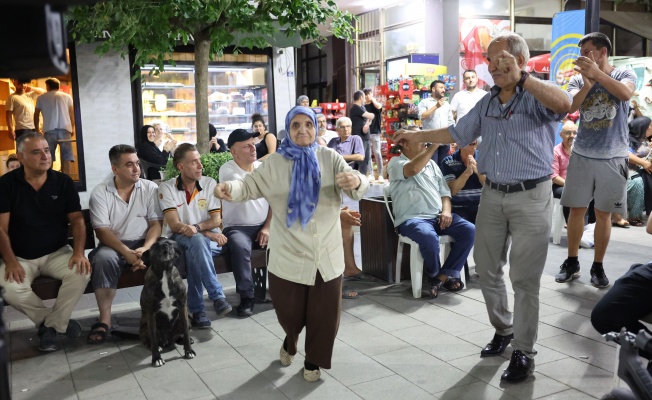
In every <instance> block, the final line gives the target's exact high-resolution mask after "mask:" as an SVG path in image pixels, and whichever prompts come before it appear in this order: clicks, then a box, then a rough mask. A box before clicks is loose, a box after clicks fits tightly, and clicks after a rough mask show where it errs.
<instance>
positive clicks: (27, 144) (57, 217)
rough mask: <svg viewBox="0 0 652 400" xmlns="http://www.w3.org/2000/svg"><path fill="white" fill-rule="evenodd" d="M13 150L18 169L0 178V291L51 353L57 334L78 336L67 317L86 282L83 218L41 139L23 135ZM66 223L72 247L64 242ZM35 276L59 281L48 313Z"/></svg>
mask: <svg viewBox="0 0 652 400" xmlns="http://www.w3.org/2000/svg"><path fill="white" fill-rule="evenodd" d="M16 146H17V154H18V160H19V161H20V162H21V164H22V166H21V167H20V168H18V169H16V170H14V171H11V172H9V173H7V174H5V175H3V176H2V177H0V254H2V262H0V286H1V287H2V288H3V289H4V290H5V292H4V296H5V299H6V300H7V303H9V304H11V305H12V306H14V308H15V309H17V310H18V311H20V312H22V313H24V314H25V315H27V316H28V317H29V318H30V319H31V320H32V321H33V322H34V323H35V324H36V325H38V326H39V328H38V335H39V337H40V344H39V350H41V351H46V352H49V351H55V350H57V342H56V335H57V332H59V333H65V334H66V336H68V337H69V338H75V337H78V336H79V335H80V334H81V326H80V325H79V323H78V322H77V321H74V320H71V319H70V315H71V314H72V310H73V308H74V307H75V305H76V304H77V301H79V298H80V297H81V296H82V294H84V289H86V285H87V284H88V281H89V279H90V272H91V265H90V263H89V262H88V259H87V258H86V257H85V256H84V244H85V239H86V228H85V226H84V217H83V216H82V213H81V205H80V203H79V194H78V193H77V190H76V189H75V186H74V183H73V181H72V179H70V177H69V176H68V175H65V174H62V173H60V172H57V171H53V170H52V169H50V168H51V167H52V158H51V155H50V149H49V147H48V142H47V141H46V140H45V138H44V137H43V136H42V135H41V134H39V133H36V132H29V133H25V134H23V135H22V136H21V137H20V138H18V140H17V141H16ZM69 222H70V226H71V227H72V236H73V247H70V245H68V243H67V241H68V223H69ZM39 275H43V276H50V277H53V278H56V279H59V280H61V281H63V284H62V285H61V288H60V289H59V295H58V296H57V301H56V303H55V305H54V307H52V308H51V309H50V308H47V307H45V305H43V302H42V301H41V299H40V298H39V297H38V296H36V294H34V292H32V289H31V284H32V281H33V280H34V278H36V277H38V276H39Z"/></svg>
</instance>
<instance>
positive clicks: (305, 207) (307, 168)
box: [276, 106, 321, 229]
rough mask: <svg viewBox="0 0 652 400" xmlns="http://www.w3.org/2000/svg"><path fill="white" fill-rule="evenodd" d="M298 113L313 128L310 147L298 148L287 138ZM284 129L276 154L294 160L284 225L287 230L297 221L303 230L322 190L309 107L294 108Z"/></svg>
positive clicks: (312, 116)
mask: <svg viewBox="0 0 652 400" xmlns="http://www.w3.org/2000/svg"><path fill="white" fill-rule="evenodd" d="M298 114H304V115H307V116H308V117H310V118H311V119H312V123H313V125H314V127H315V140H313V142H312V144H310V145H309V146H305V147H303V146H299V145H297V144H296V143H294V142H293V141H292V138H291V136H290V123H291V122H292V119H293V118H294V117H296V116H297V115H298ZM285 130H286V131H287V132H288V135H287V136H286V137H285V139H284V140H283V142H282V143H281V146H280V147H279V148H278V150H277V151H276V152H277V153H279V154H280V155H282V156H283V157H285V158H288V159H290V160H293V161H294V165H292V182H291V183H290V194H289V196H288V215H287V219H286V223H287V226H288V228H289V227H290V226H292V224H293V223H294V221H296V220H297V218H299V221H300V222H301V227H302V228H304V229H305V227H306V225H307V224H308V221H310V218H312V215H313V214H314V213H315V208H316V207H317V202H318V201H319V190H320V189H321V170H320V169H319V163H318V162H317V154H316V153H315V150H316V149H317V147H319V145H318V144H317V118H316V116H315V113H314V112H313V111H312V110H311V109H310V108H308V107H301V106H296V107H294V108H293V109H291V110H290V112H288V115H287V116H286V117H285Z"/></svg>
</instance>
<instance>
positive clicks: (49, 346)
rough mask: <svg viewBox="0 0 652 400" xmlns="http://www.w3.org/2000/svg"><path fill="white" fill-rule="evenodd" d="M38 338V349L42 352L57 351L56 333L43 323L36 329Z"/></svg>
mask: <svg viewBox="0 0 652 400" xmlns="http://www.w3.org/2000/svg"><path fill="white" fill-rule="evenodd" d="M38 336H39V337H40V338H41V341H40V343H39V346H38V349H39V351H43V352H48V353H49V352H51V351H55V350H57V349H58V346H57V331H55V330H54V328H48V327H47V326H45V325H44V324H43V323H41V326H40V327H39V328H38Z"/></svg>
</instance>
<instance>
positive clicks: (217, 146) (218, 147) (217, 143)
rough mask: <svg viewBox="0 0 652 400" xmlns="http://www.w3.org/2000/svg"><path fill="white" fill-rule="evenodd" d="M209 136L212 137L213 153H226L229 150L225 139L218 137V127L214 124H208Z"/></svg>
mask: <svg viewBox="0 0 652 400" xmlns="http://www.w3.org/2000/svg"><path fill="white" fill-rule="evenodd" d="M208 138H209V139H210V142H209V143H210V146H211V147H210V149H211V150H210V151H211V153H224V152H226V151H228V149H227V148H226V145H225V144H224V140H222V139H220V138H218V137H217V129H215V126H214V125H213V124H208Z"/></svg>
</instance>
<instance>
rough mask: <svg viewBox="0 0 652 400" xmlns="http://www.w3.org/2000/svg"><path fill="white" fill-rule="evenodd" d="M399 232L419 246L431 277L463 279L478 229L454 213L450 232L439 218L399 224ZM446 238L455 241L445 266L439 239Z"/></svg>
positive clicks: (414, 219) (415, 219)
mask: <svg viewBox="0 0 652 400" xmlns="http://www.w3.org/2000/svg"><path fill="white" fill-rule="evenodd" d="M398 231H399V232H400V233H401V235H403V236H406V237H408V238H410V239H412V240H414V241H415V242H416V243H417V244H418V245H419V251H420V252H421V256H422V257H423V266H424V269H425V270H426V273H427V274H428V277H429V278H434V277H435V276H437V275H439V274H444V275H446V276H450V277H453V278H459V277H460V271H462V268H464V263H466V259H467V258H468V257H469V253H470V252H471V248H473V242H474V238H475V226H473V224H471V223H470V222H468V221H466V220H464V219H462V218H460V217H459V216H458V215H457V214H453V222H451V224H450V225H449V226H448V228H446V229H441V228H440V227H439V218H436V219H420V218H412V219H408V220H407V221H405V222H403V223H402V224H401V225H399V227H398ZM442 235H448V236H450V237H452V238H453V239H455V243H452V244H451V252H450V254H448V258H446V261H445V262H444V265H441V261H440V260H439V237H440V236H442Z"/></svg>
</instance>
